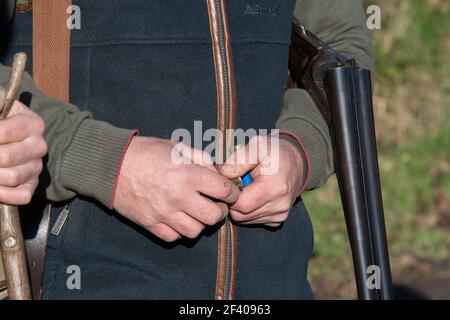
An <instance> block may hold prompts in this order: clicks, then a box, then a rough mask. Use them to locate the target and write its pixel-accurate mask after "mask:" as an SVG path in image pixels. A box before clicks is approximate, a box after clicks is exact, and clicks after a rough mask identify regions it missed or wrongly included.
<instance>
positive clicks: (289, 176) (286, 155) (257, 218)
mask: <svg viewBox="0 0 450 320" xmlns="http://www.w3.org/2000/svg"><path fill="white" fill-rule="evenodd" d="M276 142H279V144H278V147H277V143H276ZM304 165H306V164H304V163H303V161H302V157H301V155H300V153H299V151H298V150H297V149H296V148H295V146H293V145H292V144H291V143H289V142H288V141H285V140H282V139H280V140H278V138H275V137H272V138H268V137H261V136H257V137H254V138H253V139H252V140H251V141H250V143H249V144H248V145H246V146H245V148H241V149H239V150H237V151H235V152H234V153H233V154H232V155H231V156H230V157H229V159H228V161H227V163H226V164H225V165H223V166H222V167H221V168H220V172H221V174H223V175H224V176H225V177H227V178H229V179H234V178H237V177H241V176H243V175H244V174H246V173H247V172H249V171H250V174H251V176H252V178H253V182H252V183H251V184H250V185H248V186H246V187H245V188H244V190H243V191H242V193H241V195H240V196H239V199H238V200H237V201H236V203H234V204H233V205H232V206H231V208H230V214H231V217H232V218H233V220H234V221H236V222H238V223H241V224H261V225H265V226H269V227H277V226H280V225H281V224H282V223H283V222H284V221H285V220H286V219H287V217H288V214H289V210H290V209H291V207H292V205H293V203H294V201H295V199H296V198H297V197H298V196H299V193H300V189H301V188H302V186H303V184H304V180H305V177H304V173H303V168H304Z"/></svg>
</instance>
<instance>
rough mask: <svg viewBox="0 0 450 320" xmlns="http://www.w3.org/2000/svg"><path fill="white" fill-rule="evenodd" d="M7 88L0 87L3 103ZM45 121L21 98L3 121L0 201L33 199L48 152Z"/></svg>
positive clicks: (0, 130) (0, 131)
mask: <svg viewBox="0 0 450 320" xmlns="http://www.w3.org/2000/svg"><path fill="white" fill-rule="evenodd" d="M3 102H4V91H3V90H0V105H3ZM44 131H45V124H44V121H43V120H42V119H41V118H40V117H39V116H38V115H37V114H36V113H34V112H33V111H31V110H30V109H29V108H27V107H26V106H25V105H23V104H22V103H20V102H19V101H16V102H14V105H13V107H12V109H11V111H10V113H9V116H8V118H7V119H6V120H2V121H0V203H4V204H9V205H23V204H27V203H29V202H30V201H31V198H32V196H33V193H34V190H35V189H36V187H37V185H38V178H39V174H40V173H41V171H42V157H43V156H44V155H45V154H46V153H47V144H46V142H45V139H44Z"/></svg>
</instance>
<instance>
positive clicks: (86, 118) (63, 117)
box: [0, 64, 134, 207]
mask: <svg viewBox="0 0 450 320" xmlns="http://www.w3.org/2000/svg"><path fill="white" fill-rule="evenodd" d="M8 76H9V68H7V67H5V66H3V65H1V64H0V86H2V87H6V84H7V80H8ZM20 96H21V98H22V99H21V100H22V101H23V102H25V101H26V102H25V103H26V104H27V105H28V106H29V107H30V108H31V109H32V110H34V111H35V112H36V113H38V114H39V115H40V116H41V117H42V118H43V119H44V121H45V123H46V132H45V138H46V141H47V144H48V146H49V148H48V150H49V151H48V155H47V156H46V158H45V159H44V162H45V166H44V171H43V173H42V175H41V177H40V184H39V187H38V189H37V193H38V194H39V195H41V196H43V197H45V198H46V199H48V200H51V201H63V200H67V199H70V198H72V197H74V196H75V195H76V194H80V195H84V196H88V197H91V198H94V199H97V200H98V201H100V202H101V203H103V204H104V205H106V206H109V207H111V202H112V193H113V184H114V181H115V176H116V174H117V168H118V166H119V163H120V161H121V156H122V154H123V151H124V148H125V146H126V145H127V141H129V139H130V137H131V136H132V135H133V133H134V131H131V130H125V129H120V128H116V127H113V126H111V125H109V124H107V123H105V122H101V121H96V120H93V119H92V117H91V115H90V114H89V113H87V112H81V111H80V110H78V109H77V108H76V107H75V106H73V105H71V104H69V103H65V102H63V101H59V100H56V99H52V98H49V97H47V96H45V95H44V94H43V93H42V92H40V91H39V90H38V89H37V88H36V86H35V85H34V83H33V80H32V79H31V77H30V75H29V74H26V75H25V77H24V80H23V82H22V87H21V92H20Z"/></svg>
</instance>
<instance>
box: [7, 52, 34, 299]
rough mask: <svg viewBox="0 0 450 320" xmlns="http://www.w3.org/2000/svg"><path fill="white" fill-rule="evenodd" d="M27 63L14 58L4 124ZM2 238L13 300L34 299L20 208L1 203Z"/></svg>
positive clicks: (22, 55)
mask: <svg viewBox="0 0 450 320" xmlns="http://www.w3.org/2000/svg"><path fill="white" fill-rule="evenodd" d="M26 62H27V55H26V54H25V53H17V54H16V55H15V56H14V61H13V65H12V67H11V74H10V77H9V83H8V88H7V89H6V95H5V101H4V104H3V108H2V109H1V112H0V121H1V120H4V119H6V117H7V116H8V113H9V111H10V110H11V108H12V106H13V104H14V101H15V100H16V96H17V93H18V91H19V88H20V83H21V82H22V78H23V74H24V71H25V65H26ZM0 239H1V253H2V258H3V268H4V270H5V278H6V284H7V287H8V295H9V299H11V300H30V299H31V290H30V281H29V277H28V269H27V263H26V257H25V246H24V241H23V235H22V228H21V226H20V218H19V209H18V208H17V206H10V205H5V204H0Z"/></svg>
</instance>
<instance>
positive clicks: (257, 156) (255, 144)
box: [219, 137, 265, 179]
mask: <svg viewBox="0 0 450 320" xmlns="http://www.w3.org/2000/svg"><path fill="white" fill-rule="evenodd" d="M262 140H263V139H260V138H259V137H254V138H253V139H252V140H250V143H249V144H247V145H245V146H244V147H242V148H237V150H235V151H234V152H233V153H232V154H231V156H230V157H229V158H228V159H227V161H226V162H225V164H223V165H222V166H220V167H219V172H220V173H221V174H222V175H223V176H224V177H226V178H228V179H235V178H238V177H242V176H243V175H245V174H246V173H247V172H249V171H252V170H253V169H255V168H256V167H257V166H258V165H259V164H260V163H261V162H262V161H263V160H264V158H265V156H264V155H263V154H264V153H260V152H259V151H260V150H259V149H261V144H262Z"/></svg>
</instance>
